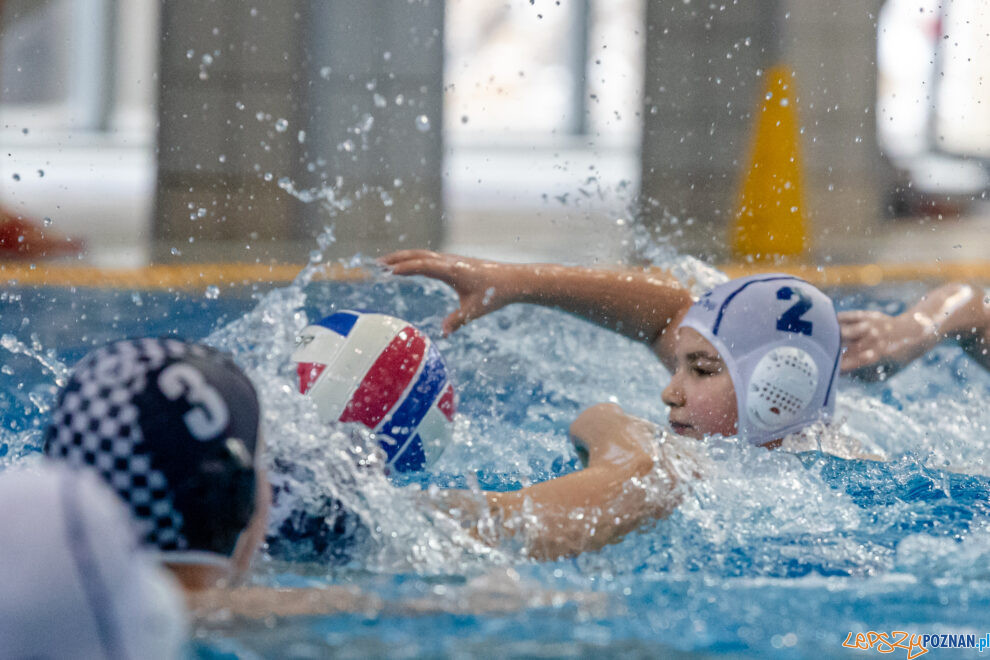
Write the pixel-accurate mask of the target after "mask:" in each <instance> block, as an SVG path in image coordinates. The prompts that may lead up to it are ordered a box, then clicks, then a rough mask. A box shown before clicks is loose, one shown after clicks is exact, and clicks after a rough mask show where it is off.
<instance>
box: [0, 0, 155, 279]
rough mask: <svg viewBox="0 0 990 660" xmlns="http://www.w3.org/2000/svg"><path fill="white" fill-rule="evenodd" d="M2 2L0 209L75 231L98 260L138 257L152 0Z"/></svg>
mask: <svg viewBox="0 0 990 660" xmlns="http://www.w3.org/2000/svg"><path fill="white" fill-rule="evenodd" d="M2 5H3V11H2V24H3V32H2V40H0V76H2V77H0V140H2V142H3V147H4V151H5V156H6V157H5V159H4V160H3V161H2V165H0V207H2V208H4V209H6V210H7V211H9V212H14V213H18V214H23V215H25V216H27V217H29V218H33V219H34V220H36V221H39V220H40V219H41V218H46V219H50V220H51V226H52V228H53V230H54V231H57V232H60V233H64V234H69V235H73V236H77V237H81V238H82V239H84V240H85V241H86V243H87V246H88V248H89V252H88V255H89V258H90V259H91V260H92V261H94V262H95V263H98V264H107V265H138V264H140V263H143V261H144V260H145V259H146V254H147V246H146V242H147V235H148V228H149V226H150V223H151V213H152V207H153V201H154V199H153V198H154V185H155V156H154V154H155V123H156V116H155V113H156V110H155V98H156V95H157V83H156V66H157V55H158V50H157V49H158V2H156V1H155V0H5V1H4V2H3V3H2ZM46 224H48V221H47V220H46Z"/></svg>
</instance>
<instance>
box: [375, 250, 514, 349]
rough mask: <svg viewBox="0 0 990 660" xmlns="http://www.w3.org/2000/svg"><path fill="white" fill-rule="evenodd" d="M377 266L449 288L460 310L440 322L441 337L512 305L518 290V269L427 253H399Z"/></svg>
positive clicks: (455, 256) (387, 256)
mask: <svg viewBox="0 0 990 660" xmlns="http://www.w3.org/2000/svg"><path fill="white" fill-rule="evenodd" d="M379 262H380V263H381V264H382V265H384V266H386V267H388V268H390V269H391V270H392V272H393V273H395V274H396V275H424V276H426V277H432V278H434V279H438V280H440V281H441V282H444V283H446V284H448V285H450V286H451V287H452V288H453V289H454V291H456V292H457V296H458V298H460V303H461V306H460V307H459V308H458V309H457V310H456V311H455V312H454V313H452V314H451V315H450V316H448V317H447V318H446V319H444V322H443V334H444V335H449V334H450V333H452V332H454V331H455V330H457V329H458V328H460V327H461V326H462V325H464V324H465V323H467V322H468V321H473V320H474V319H476V318H479V317H481V316H484V315H485V314H488V313H489V312H494V311H495V310H497V309H501V308H502V307H504V306H506V305H508V304H509V303H511V302H513V301H514V300H515V298H516V295H517V293H518V292H517V289H518V288H519V280H520V278H519V275H520V273H519V272H518V271H519V267H518V266H516V265H513V264H503V263H498V262H495V261H484V260H482V259H472V258H470V257H459V256H457V255H454V254H441V253H439V252H431V251H430V250H401V251H399V252H393V253H391V254H387V255H385V256H384V257H382V258H381V259H379Z"/></svg>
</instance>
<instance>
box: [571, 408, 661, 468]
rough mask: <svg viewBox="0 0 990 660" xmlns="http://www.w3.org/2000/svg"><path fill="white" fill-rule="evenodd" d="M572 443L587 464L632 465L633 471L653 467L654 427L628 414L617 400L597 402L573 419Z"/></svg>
mask: <svg viewBox="0 0 990 660" xmlns="http://www.w3.org/2000/svg"><path fill="white" fill-rule="evenodd" d="M570 434H571V442H573V443H574V446H575V448H576V449H577V452H578V456H579V457H580V458H581V461H582V462H583V463H584V464H585V465H586V466H588V467H591V466H598V465H602V464H608V465H611V466H614V467H621V468H630V467H631V468H633V471H634V472H645V471H649V470H650V469H652V467H653V456H652V452H651V444H652V441H653V438H654V435H655V427H654V426H653V424H651V423H650V422H648V421H646V420H645V419H640V418H639V417H633V416H632V415H627V414H626V413H625V412H624V411H623V410H622V408H620V407H619V406H617V405H615V404H614V403H599V404H597V405H594V406H592V407H590V408H588V409H587V410H585V411H584V412H582V413H581V414H580V415H578V418H577V419H575V420H574V422H573V423H572V424H571V428H570Z"/></svg>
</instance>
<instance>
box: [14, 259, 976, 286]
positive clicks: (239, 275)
mask: <svg viewBox="0 0 990 660" xmlns="http://www.w3.org/2000/svg"><path fill="white" fill-rule="evenodd" d="M718 268H719V269H720V270H722V271H724V272H725V273H726V274H727V275H729V276H730V277H742V276H745V275H753V274H758V273H769V272H784V273H788V274H791V275H796V276H798V277H800V278H802V279H805V280H807V281H808V282H811V283H812V284H815V285H816V286H824V287H827V286H856V287H864V286H875V285H878V284H882V283H891V282H918V281H924V282H947V281H967V282H976V283H984V284H990V261H969V262H946V263H937V262H936V263H931V262H924V263H878V264H836V265H829V266H811V265H793V264H792V265H786V264H785V265H774V264H769V265H766V264H723V265H720V266H719V267H718ZM302 270H303V265H301V264H285V263H279V264H245V263H197V264H177V265H153V266H146V267H143V268H128V269H105V268H96V267H92V266H76V265H66V264H27V263H21V262H7V263H0V281H3V282H4V283H5V284H6V285H8V286H55V287H84V288H125V289H192V288H197V287H201V286H209V285H250V284H256V283H266V284H288V283H290V282H292V281H293V280H294V279H295V278H296V277H297V276H298V275H299V274H300V272H301V271H302ZM316 276H317V277H318V278H325V279H333V280H352V281H353V280H361V279H364V278H366V277H367V276H368V273H367V270H365V269H363V268H354V267H346V266H343V265H338V264H328V265H326V266H325V267H324V268H323V269H322V270H321V271H320V272H318V273H317V274H316Z"/></svg>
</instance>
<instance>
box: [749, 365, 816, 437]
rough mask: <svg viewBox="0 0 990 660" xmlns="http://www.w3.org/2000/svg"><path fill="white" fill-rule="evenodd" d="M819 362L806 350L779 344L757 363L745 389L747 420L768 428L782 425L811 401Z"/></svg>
mask: <svg viewBox="0 0 990 660" xmlns="http://www.w3.org/2000/svg"><path fill="white" fill-rule="evenodd" d="M817 387H818V366H817V365H816V364H815V361H814V360H813V359H812V357H811V356H810V355H809V354H808V352H807V351H804V350H801V349H800V348H795V347H793V346H778V347H777V348H774V349H772V350H770V351H769V352H767V353H766V354H765V355H764V356H763V357H762V358H760V360H759V361H758V362H757V363H756V367H755V368H754V369H753V375H752V377H751V378H750V381H749V387H748V389H747V392H746V410H745V414H747V415H749V419H750V421H752V422H753V424H755V425H756V426H758V427H760V428H762V429H765V430H767V431H776V430H777V429H781V428H784V427H786V426H788V425H790V424H792V423H794V421H795V420H796V419H798V418H799V417H800V416H801V413H803V412H804V411H805V410H806V409H807V408H808V406H809V405H811V403H812V401H813V399H814V396H815V389H817Z"/></svg>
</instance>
